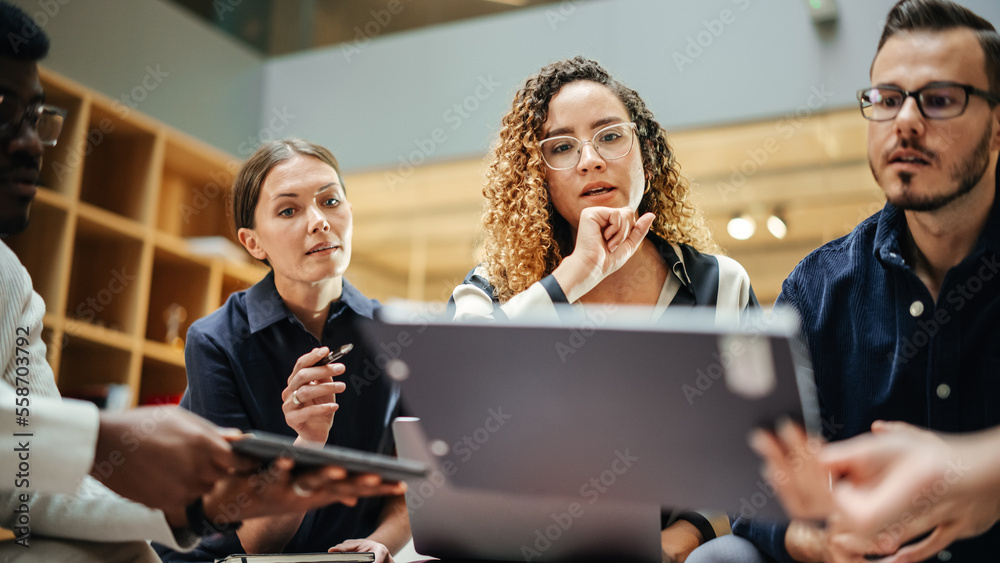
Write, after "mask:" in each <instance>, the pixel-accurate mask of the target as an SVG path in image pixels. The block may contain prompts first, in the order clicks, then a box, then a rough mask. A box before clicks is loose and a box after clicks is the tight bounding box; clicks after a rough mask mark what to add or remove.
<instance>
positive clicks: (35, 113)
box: [0, 93, 68, 147]
mask: <svg viewBox="0 0 1000 563" xmlns="http://www.w3.org/2000/svg"><path fill="white" fill-rule="evenodd" d="M6 97H7V96H6V95H5V94H3V93H0V104H2V103H3V101H4V99H5V98H6ZM11 98H12V99H13V100H14V101H15V102H16V103H17V104H18V105H20V106H22V108H21V109H20V111H19V112H15V115H17V114H18V113H20V116H19V117H16V118H14V119H12V120H10V121H9V122H8V123H6V124H3V123H0V137H2V136H7V135H17V133H18V132H19V131H20V130H21V128H22V127H24V123H25V122H28V125H29V126H30V127H31V128H32V129H33V130H34V131H35V134H36V135H37V134H38V122H39V121H41V119H42V115H43V114H45V113H49V114H53V115H58V116H59V117H60V118H62V119H63V120H64V121H65V119H66V115H67V114H68V111H67V110H65V109H63V108H61V107H58V106H54V105H51V104H45V103H38V104H36V103H31V104H25V103H24V102H22V101H21V100H19V99H18V98H17V96H12V97H11ZM62 128H63V125H60V126H59V134H60V135H61V134H62ZM39 142H40V143H41V144H42V146H43V147H54V146H56V143H57V142H59V135H56V137H55V138H54V139H52V140H50V141H43V140H42V139H41V137H39Z"/></svg>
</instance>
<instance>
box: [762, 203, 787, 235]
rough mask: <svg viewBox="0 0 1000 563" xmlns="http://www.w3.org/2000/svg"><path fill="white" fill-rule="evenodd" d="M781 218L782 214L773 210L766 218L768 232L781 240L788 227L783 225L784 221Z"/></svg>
mask: <svg viewBox="0 0 1000 563" xmlns="http://www.w3.org/2000/svg"><path fill="white" fill-rule="evenodd" d="M781 216H782V213H781V212H779V211H778V210H777V209H775V210H774V213H772V214H771V216H770V217H768V218H767V230H768V231H770V232H771V234H772V235H774V238H776V239H783V238H785V235H787V234H788V225H786V224H785V220H784V219H782V218H781Z"/></svg>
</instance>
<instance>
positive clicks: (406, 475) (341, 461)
mask: <svg viewBox="0 0 1000 563" xmlns="http://www.w3.org/2000/svg"><path fill="white" fill-rule="evenodd" d="M294 441H295V440H294V439H293V438H289V437H288V436H281V435H279V434H271V433H269V432H261V431H258V430H251V431H250V432H248V433H247V435H246V436H245V437H244V438H241V439H239V440H236V441H234V442H232V445H233V450H235V451H236V452H237V453H239V454H242V455H245V456H247V457H254V458H258V459H264V460H271V459H275V458H278V457H286V458H290V459H293V460H295V464H296V466H297V467H306V468H313V467H320V466H325V465H336V466H339V467H343V468H344V469H346V470H347V471H349V472H351V473H374V474H376V475H379V476H381V477H382V478H383V479H385V480H386V481H405V480H406V479H414V478H421V477H424V476H426V475H427V471H428V469H427V466H426V465H425V464H423V463H420V462H417V461H411V460H406V459H398V458H395V457H392V456H388V455H383V454H376V453H372V452H364V451H360V450H352V449H349V448H341V447H337V446H324V447H322V448H306V447H301V446H295V445H292V442H294Z"/></svg>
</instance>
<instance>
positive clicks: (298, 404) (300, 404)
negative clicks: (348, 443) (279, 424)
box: [281, 346, 347, 445]
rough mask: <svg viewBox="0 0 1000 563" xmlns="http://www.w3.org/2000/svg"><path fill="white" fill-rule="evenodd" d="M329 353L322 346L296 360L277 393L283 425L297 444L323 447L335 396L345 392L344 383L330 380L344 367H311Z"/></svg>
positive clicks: (338, 364) (335, 407) (335, 409)
mask: <svg viewBox="0 0 1000 563" xmlns="http://www.w3.org/2000/svg"><path fill="white" fill-rule="evenodd" d="M329 351H330V349H329V348H327V347H326V346H323V347H320V348H315V349H313V350H312V351H311V352H309V353H307V354H304V355H302V356H301V357H299V359H298V360H296V362H295V367H294V368H292V374H291V375H290V376H288V386H287V387H285V389H284V391H282V392H281V400H282V401H283V402H282V404H281V410H282V412H284V413H285V422H286V423H287V424H288V426H289V427H291V428H292V429H293V430H295V432H297V433H298V435H299V440H296V441H297V442H299V441H304V442H306V443H313V444H319V445H322V444H325V443H326V439H327V437H328V436H329V435H330V428H331V427H332V426H333V415H334V413H335V412H337V407H338V405H337V393H343V392H344V390H345V389H347V384H345V383H344V382H342V381H334V380H333V378H334V377H335V376H338V375H341V374H343V373H344V371H345V368H344V364H340V363H332V364H327V365H325V366H316V365H315V364H316V362H318V361H319V360H320V358H322V357H323V356H325V355H326V354H327V353H328V352H329Z"/></svg>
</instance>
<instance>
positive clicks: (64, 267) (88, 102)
mask: <svg viewBox="0 0 1000 563" xmlns="http://www.w3.org/2000/svg"><path fill="white" fill-rule="evenodd" d="M40 75H41V80H42V84H43V86H44V88H45V91H46V99H47V100H48V101H49V102H50V103H52V104H55V105H58V106H60V107H63V108H65V109H67V110H68V114H67V119H66V124H65V126H64V128H63V133H62V135H61V137H60V139H59V143H58V144H57V146H55V147H52V148H49V149H47V151H46V154H45V157H44V158H43V167H42V173H41V179H40V181H39V183H40V187H39V191H38V195H37V196H36V198H35V203H34V204H33V205H32V210H31V223H30V225H29V227H28V229H27V230H26V231H25V232H23V233H21V234H19V235H17V236H16V237H11V238H9V239H7V242H8V243H9V244H10V246H11V248H13V249H14V252H16V253H17V255H18V256H19V257H20V259H21V262H22V263H23V264H24V265H25V267H26V268H27V269H28V272H29V273H30V274H31V277H32V280H33V283H34V286H35V289H36V290H37V291H38V292H39V294H41V295H42V297H43V298H44V299H45V303H46V307H47V311H46V315H45V319H44V324H45V329H44V335H43V336H44V338H45V342H46V345H47V347H48V359H49V363H50V365H51V366H52V370H53V373H54V375H55V376H56V381H57V382H58V384H59V387H60V389H61V390H62V391H63V392H64V393H65V394H68V395H73V394H81V393H82V394H86V393H90V392H92V391H94V390H95V389H98V390H99V389H101V388H104V387H106V386H108V385H113V384H118V385H120V384H125V385H127V386H128V387H129V389H130V390H131V396H132V399H131V402H132V404H133V405H135V404H138V403H140V402H144V401H147V400H148V401H158V400H163V398H172V399H176V398H177V397H179V396H180V395H181V394H182V393H183V392H184V388H185V386H186V383H187V381H186V377H185V370H184V354H183V352H182V350H180V349H178V346H180V345H181V342H180V341H176V342H174V343H173V344H171V343H168V342H166V340H168V336H171V334H172V333H169V334H168V328H170V327H169V326H168V323H167V321H168V320H170V318H171V317H170V316H169V315H167V317H166V320H165V317H164V314H165V311H168V310H170V309H171V308H176V307H177V306H180V307H183V309H184V310H185V312H186V316H185V318H184V320H183V321H178V322H176V323H175V324H176V326H175V327H174V328H175V329H176V334H177V337H178V338H183V337H184V336H185V334H186V332H187V329H188V327H189V326H190V325H191V323H192V322H193V321H194V320H195V319H197V318H199V317H202V316H204V315H206V314H207V313H209V312H211V311H212V310H214V309H215V308H216V307H218V305H219V304H220V294H221V293H222V292H223V289H222V287H223V286H224V285H225V286H226V287H237V286H240V285H241V284H250V283H253V282H254V281H257V280H259V279H260V278H261V277H263V275H264V272H265V270H264V269H263V268H262V267H259V266H251V265H250V264H249V263H248V262H246V261H244V260H238V261H235V262H234V263H232V264H230V261H229V260H227V259H225V258H220V257H206V256H201V255H197V254H195V253H193V252H191V249H190V248H189V244H188V242H187V240H185V237H192V236H225V237H228V238H229V240H235V238H234V237H233V236H232V235H231V233H230V232H229V231H231V227H230V223H229V222H228V221H227V215H226V206H225V202H226V200H227V199H228V196H229V190H230V189H231V188H230V184H231V181H232V176H231V174H232V171H233V170H235V168H236V165H237V164H238V161H237V160H236V159H235V158H233V157H232V156H230V155H227V154H225V153H222V152H221V151H218V150H217V149H214V148H211V147H209V146H207V145H205V144H204V143H202V142H200V141H197V140H195V139H192V138H190V137H188V136H187V135H184V134H182V133H179V132H177V131H174V130H172V129H171V128H169V127H167V126H165V125H163V124H162V123H159V122H157V121H155V120H153V119H150V118H149V117H146V116H144V115H142V114H140V113H139V112H137V111H134V110H133V109H131V108H128V107H126V106H123V105H121V104H120V103H118V102H116V101H114V100H111V99H110V98H107V97H106V96H103V95H101V94H99V93H97V92H93V91H91V90H88V89H87V88H85V87H83V86H80V85H78V84H75V83H74V82H72V81H70V80H67V79H66V78H63V77H61V76H59V75H57V74H55V73H53V72H51V71H48V70H46V69H40ZM210 182H216V184H215V185H214V186H213V185H210V184H209V183H210ZM206 192H207V193H211V194H212V195H213V197H212V198H211V199H210V200H209V201H208V203H207V204H205V205H202V207H201V208H200V209H199V213H198V214H195V215H191V216H189V217H187V221H185V216H184V214H183V209H181V207H180V206H181V205H182V204H185V203H187V204H194V205H201V203H202V202H201V200H199V199H198V197H199V193H201V194H206ZM224 280H226V281H225V283H224ZM171 338H172V337H171Z"/></svg>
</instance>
